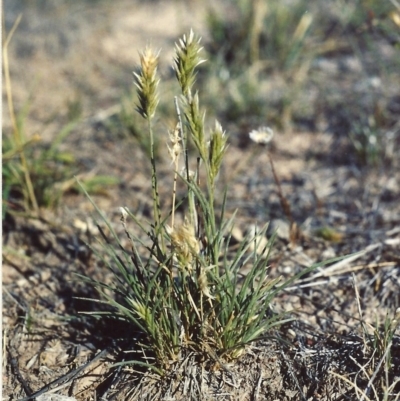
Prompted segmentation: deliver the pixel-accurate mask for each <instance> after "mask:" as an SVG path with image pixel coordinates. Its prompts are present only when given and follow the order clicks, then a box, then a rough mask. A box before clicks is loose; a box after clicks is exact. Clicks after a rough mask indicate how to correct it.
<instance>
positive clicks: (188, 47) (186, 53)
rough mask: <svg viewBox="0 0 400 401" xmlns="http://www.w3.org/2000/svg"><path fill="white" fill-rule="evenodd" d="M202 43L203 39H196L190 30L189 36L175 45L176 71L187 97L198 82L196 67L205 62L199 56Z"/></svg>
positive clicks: (184, 36)
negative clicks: (196, 81)
mask: <svg viewBox="0 0 400 401" xmlns="http://www.w3.org/2000/svg"><path fill="white" fill-rule="evenodd" d="M200 41H201V38H200V37H195V35H194V33H193V31H192V30H190V33H189V35H188V36H186V35H183V38H182V39H179V42H178V43H176V45H175V52H176V56H175V59H174V62H175V66H174V69H175V73H176V77H177V78H178V81H179V84H180V85H181V89H182V93H183V94H184V95H185V96H186V95H188V94H189V91H190V89H191V88H192V86H193V84H194V82H195V80H196V73H195V69H196V67H198V66H199V65H200V64H202V63H204V61H205V60H203V59H201V58H200V56H199V53H200V51H201V50H202V49H203V48H202V47H201V46H200Z"/></svg>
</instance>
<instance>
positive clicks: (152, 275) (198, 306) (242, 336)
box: [81, 31, 317, 374]
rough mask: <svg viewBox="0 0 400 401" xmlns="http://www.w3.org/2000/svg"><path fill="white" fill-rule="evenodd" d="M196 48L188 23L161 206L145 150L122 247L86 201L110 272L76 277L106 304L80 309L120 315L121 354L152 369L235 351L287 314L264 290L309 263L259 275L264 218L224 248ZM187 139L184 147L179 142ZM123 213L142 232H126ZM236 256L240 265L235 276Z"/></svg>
mask: <svg viewBox="0 0 400 401" xmlns="http://www.w3.org/2000/svg"><path fill="white" fill-rule="evenodd" d="M200 54H201V46H200V39H199V38H198V37H196V36H195V35H194V33H193V32H192V31H191V32H190V33H189V34H188V35H184V36H183V37H182V38H181V39H180V40H179V41H178V43H177V44H176V52H175V59H174V69H175V74H176V78H177V80H178V83H179V85H180V89H181V94H180V96H177V97H175V107H176V128H175V130H173V131H172V132H170V133H169V144H168V149H169V153H170V157H171V160H172V168H171V175H172V184H171V185H172V187H171V197H172V207H171V210H169V212H168V213H165V212H163V210H162V209H161V207H160V204H161V202H160V196H159V191H158V175H157V163H156V160H155V157H154V152H153V151H151V152H150V164H151V185H152V202H153V216H152V218H153V221H149V222H144V221H143V220H142V219H139V218H138V217H137V216H135V214H134V213H131V212H130V211H129V210H128V209H127V208H125V207H124V208H121V223H122V225H123V228H124V231H125V234H126V237H127V239H128V240H129V244H130V246H129V247H130V249H129V250H128V249H126V248H125V247H124V245H123V240H121V238H120V237H119V236H118V235H117V233H116V232H115V230H114V228H113V226H112V224H111V223H110V222H109V221H108V220H107V218H106V217H105V216H104V214H103V213H102V212H101V211H100V209H98V208H97V206H96V204H95V203H94V202H93V205H94V207H95V208H96V210H97V212H98V214H99V216H100V221H99V224H98V226H99V228H100V227H107V232H108V233H109V235H107V234H106V230H105V228H100V232H101V235H102V238H103V241H102V242H101V244H102V245H101V247H102V249H101V251H97V252H96V251H95V252H96V253H97V254H98V255H99V257H100V258H101V260H102V261H103V262H104V264H105V265H106V266H107V267H108V268H109V270H110V271H111V272H112V275H113V277H114V279H113V280H112V282H111V283H105V282H100V281H96V280H93V279H91V278H89V277H81V278H82V279H83V280H86V281H88V282H89V283H91V284H92V285H93V286H94V287H95V288H96V289H97V290H98V292H99V294H100V298H99V300H98V302H100V303H103V304H104V305H106V306H107V307H108V308H110V307H111V309H108V310H107V311H101V312H90V313H89V312H87V313H89V314H90V315H94V316H96V317H98V318H101V317H105V316H106V317H107V318H113V319H120V320H123V321H126V322H128V323H129V324H130V325H131V327H132V328H133V329H134V331H135V332H136V333H137V344H139V346H140V347H141V349H142V350H143V353H142V355H144V359H143V358H142V359H139V358H138V359H135V360H131V361H126V362H124V363H126V364H139V365H145V366H146V367H149V368H151V369H153V370H155V371H156V372H157V373H159V374H164V373H165V372H166V371H167V370H168V368H169V366H170V365H171V363H173V362H176V361H179V360H180V359H181V358H182V356H183V355H185V354H187V353H188V352H192V353H195V354H196V355H197V357H198V359H199V360H202V361H211V362H212V363H214V364H215V365H218V366H221V365H222V366H223V365H224V363H226V362H227V361H231V360H233V359H235V358H237V357H239V356H240V355H241V354H242V353H243V352H244V350H245V348H246V346H247V345H248V344H250V343H251V342H253V341H255V340H258V339H260V338H262V337H264V336H266V335H267V333H268V331H270V330H271V329H272V328H274V327H277V326H279V325H281V324H282V323H284V322H287V321H288V320H290V318H288V316H287V315H285V314H283V315H282V314H277V313H274V312H273V310H272V308H271V302H272V300H273V299H274V298H275V297H276V296H277V295H278V294H279V293H280V292H281V291H282V290H283V289H284V288H286V287H287V286H288V285H289V284H291V283H292V282H293V281H295V280H296V279H297V278H298V277H299V276H301V275H303V274H305V273H307V272H309V271H311V270H313V269H315V268H316V267H317V266H312V267H310V268H308V269H305V270H303V271H302V272H300V273H299V274H298V275H296V276H294V277H292V278H290V279H288V280H285V281H283V280H280V278H276V279H270V278H268V258H269V253H270V250H271V247H272V242H273V238H270V239H269V241H268V242H267V244H266V245H265V246H264V248H263V249H262V250H261V251H260V249H259V246H258V242H259V241H261V239H263V237H264V236H265V232H266V228H267V227H264V228H262V229H260V230H258V231H257V232H254V231H253V232H252V233H251V234H249V235H248V236H247V237H246V238H244V240H243V241H242V242H241V243H240V245H239V247H238V249H237V250H236V251H235V252H231V251H230V248H229V243H230V238H231V233H232V229H233V226H234V219H235V216H234V215H233V217H231V218H230V219H226V218H225V206H226V197H225V195H222V196H221V197H220V195H219V194H220V193H219V192H218V191H217V185H216V184H217V181H218V173H219V170H220V167H221V164H222V162H223V158H224V155H225V153H226V151H227V135H226V133H225V132H224V130H223V129H222V127H221V125H220V124H219V123H218V122H216V123H215V125H214V127H213V128H211V129H210V130H207V129H206V127H205V125H206V123H205V112H204V111H202V109H201V107H200V96H199V93H198V91H196V90H195V89H194V85H195V81H196V74H197V69H198V66H199V65H201V64H202V63H203V62H204V60H203V59H202V58H201V56H200ZM140 61H141V69H140V71H139V72H138V73H136V74H135V84H136V87H137V92H138V99H139V102H138V106H137V111H138V112H139V114H140V115H141V116H142V117H143V119H144V120H145V121H146V123H147V135H148V136H149V142H150V144H151V150H152V149H153V147H154V142H155V140H154V136H155V132H154V130H153V122H154V116H155V114H156V110H157V105H158V101H159V98H158V91H157V88H158V84H159V78H158V75H157V62H158V53H156V52H154V51H153V50H152V49H150V48H146V49H145V50H144V52H143V53H141V54H140ZM166 139H167V138H166ZM189 142H190V143H192V144H193V147H194V152H189V150H188V143H189ZM193 153H194V154H193ZM178 185H183V186H184V187H185V188H186V191H185V192H186V196H185V197H184V199H183V200H182V201H180V202H177V200H176V189H177V186H178ZM88 196H89V195H88ZM89 199H90V197H89ZM217 199H218V200H219V199H222V201H217ZM178 205H181V206H183V207H184V208H185V213H184V216H183V218H182V217H181V216H180V218H178V215H177V207H178ZM129 221H133V222H134V223H135V224H136V225H137V226H138V227H139V228H140V229H141V231H142V234H144V236H143V235H140V234H134V233H133V232H131V231H130V230H129V228H128V225H129ZM244 266H246V267H247V268H248V267H249V268H248V273H247V275H245V276H242V274H241V269H242V268H243V267H244Z"/></svg>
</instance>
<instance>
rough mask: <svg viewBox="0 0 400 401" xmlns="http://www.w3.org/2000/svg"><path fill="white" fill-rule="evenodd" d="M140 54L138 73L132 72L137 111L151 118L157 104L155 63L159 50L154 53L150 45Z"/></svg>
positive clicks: (157, 80) (157, 81) (156, 62)
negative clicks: (136, 93)
mask: <svg viewBox="0 0 400 401" xmlns="http://www.w3.org/2000/svg"><path fill="white" fill-rule="evenodd" d="M139 56H140V73H139V74H137V73H134V76H135V79H136V82H135V85H136V87H137V92H138V97H139V104H138V106H137V109H136V110H137V111H138V112H139V114H140V115H141V116H142V117H143V118H146V119H149V118H152V117H153V116H154V113H155V111H156V108H157V105H158V95H157V86H158V83H159V79H158V78H157V65H158V58H159V52H158V53H155V52H154V51H153V50H152V49H151V48H150V47H146V48H145V50H144V51H143V52H142V53H139Z"/></svg>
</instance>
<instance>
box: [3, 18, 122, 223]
mask: <svg viewBox="0 0 400 401" xmlns="http://www.w3.org/2000/svg"><path fill="white" fill-rule="evenodd" d="M20 20H21V16H19V17H18V18H17V20H16V21H15V23H14V25H13V27H12V29H11V30H10V32H9V33H8V35H7V36H6V39H5V41H4V43H3V49H2V50H3V66H4V76H5V80H4V81H5V89H6V96H7V106H8V111H9V115H10V119H11V130H10V132H7V131H5V132H4V136H3V142H2V167H3V170H2V179H3V192H2V201H3V210H2V218H3V219H4V218H5V216H6V214H7V213H16V212H18V213H23V214H26V213H28V214H30V213H35V214H37V213H38V212H39V210H40V208H41V207H45V208H49V207H50V208H53V207H56V206H57V205H58V203H59V200H60V199H61V197H62V195H63V194H64V193H65V192H67V191H69V190H77V189H78V188H77V186H76V181H75V179H73V178H72V177H73V176H74V175H75V174H77V173H78V166H77V162H76V160H75V157H74V155H73V154H72V153H71V152H68V151H63V150H61V144H62V143H63V141H64V140H65V139H66V138H67V137H68V136H69V135H70V133H71V132H72V131H73V130H74V129H75V128H76V126H77V124H78V122H79V116H80V113H79V105H76V106H74V105H71V107H70V110H69V117H70V119H69V121H68V123H67V124H65V125H64V127H63V128H62V129H61V130H60V131H59V132H58V133H57V134H56V135H55V137H54V138H53V140H52V141H51V142H50V143H48V144H43V143H42V138H41V135H40V134H38V133H35V134H33V135H29V134H28V133H27V131H28V130H27V128H26V127H25V125H26V120H27V117H28V114H29V109H30V103H31V101H30V99H29V100H28V101H26V102H25V104H24V105H23V107H21V109H20V110H19V111H17V110H15V108H14V102H13V94H12V82H11V77H10V69H9V60H8V46H9V44H10V41H11V39H12V36H13V34H14V32H15V30H16V29H17V27H18V24H19V23H20ZM82 180H83V181H84V182H85V185H86V186H87V188H90V189H91V190H92V192H95V191H97V192H98V191H100V190H101V188H99V186H103V185H104V184H107V185H112V184H116V183H117V182H118V181H117V180H116V179H115V178H114V177H109V176H96V177H89V176H86V177H82Z"/></svg>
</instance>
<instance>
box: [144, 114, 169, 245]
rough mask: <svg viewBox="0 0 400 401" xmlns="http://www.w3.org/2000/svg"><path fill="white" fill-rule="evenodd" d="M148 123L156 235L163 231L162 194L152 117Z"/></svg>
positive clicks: (162, 243) (162, 240)
mask: <svg viewBox="0 0 400 401" xmlns="http://www.w3.org/2000/svg"><path fill="white" fill-rule="evenodd" d="M147 124H148V130H149V135H150V160H151V189H152V192H153V212H154V222H155V227H154V229H155V233H156V235H157V236H158V235H159V234H160V233H161V207H160V195H159V192H158V182H157V168H156V160H155V156H154V134H153V127H152V124H151V118H150V117H148V118H147ZM161 246H162V250H163V252H165V242H164V236H163V234H162V233H161Z"/></svg>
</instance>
